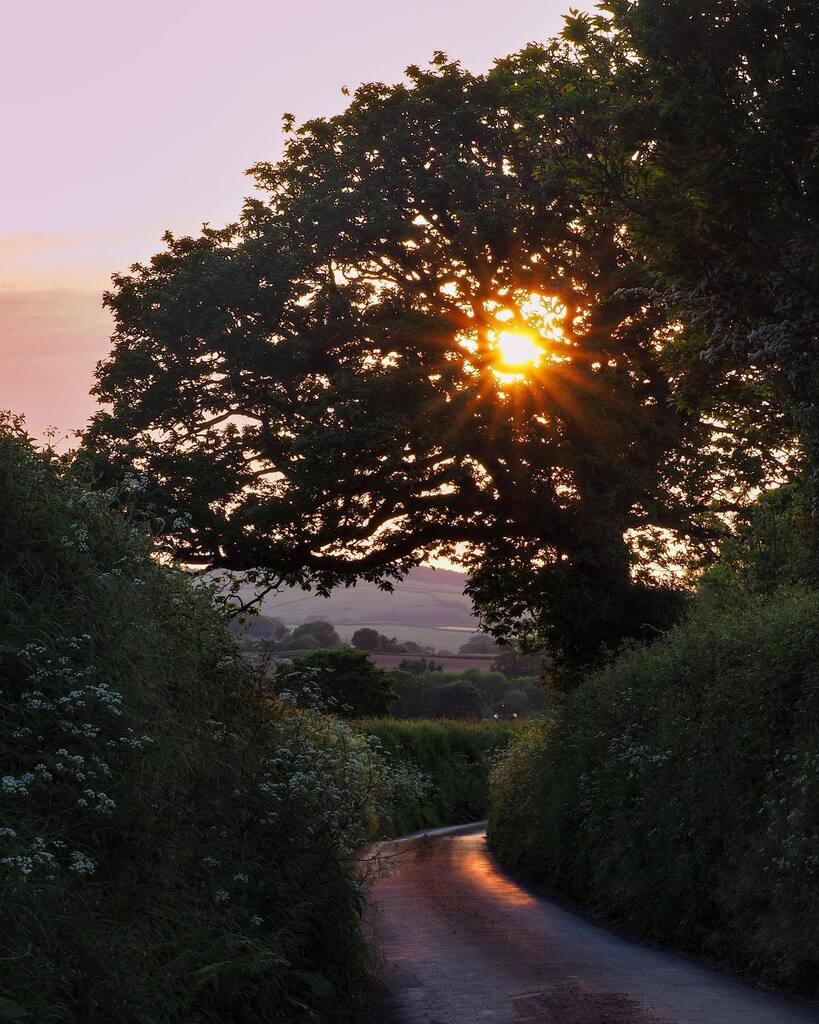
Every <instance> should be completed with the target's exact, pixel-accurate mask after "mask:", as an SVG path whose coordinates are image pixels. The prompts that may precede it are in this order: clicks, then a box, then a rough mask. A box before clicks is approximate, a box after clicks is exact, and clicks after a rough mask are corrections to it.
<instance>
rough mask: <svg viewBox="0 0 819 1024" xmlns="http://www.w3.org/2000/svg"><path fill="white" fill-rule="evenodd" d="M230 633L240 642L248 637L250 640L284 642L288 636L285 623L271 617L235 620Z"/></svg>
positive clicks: (260, 615) (263, 616)
mask: <svg viewBox="0 0 819 1024" xmlns="http://www.w3.org/2000/svg"><path fill="white" fill-rule="evenodd" d="M230 631H231V633H233V635H234V636H236V637H238V638H239V639H240V640H241V639H244V638H245V637H247V638H248V639H250V640H267V641H274V642H275V641H277V640H283V639H284V637H285V636H286V635H287V627H286V626H285V625H284V623H283V622H282V621H281V620H280V619H277V618H274V617H273V616H271V615H262V614H256V615H250V616H248V617H247V618H246V619H245V620H244V621H239V620H237V619H233V620H231V622H230Z"/></svg>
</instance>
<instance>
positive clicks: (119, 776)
mask: <svg viewBox="0 0 819 1024" xmlns="http://www.w3.org/2000/svg"><path fill="white" fill-rule="evenodd" d="M139 485H140V484H139V481H138V480H132V481H131V484H130V486H132V487H139ZM117 498H118V496H117V495H116V494H112V493H104V494H89V493H88V492H86V491H84V490H83V489H82V488H81V487H80V486H78V485H77V484H76V483H73V482H72V481H71V479H70V476H69V474H68V473H67V472H65V471H63V470H62V469H61V467H60V466H59V465H57V463H56V462H55V460H54V459H52V458H50V457H49V456H47V455H38V454H36V453H35V452H34V451H33V450H32V448H31V446H30V445H29V443H28V442H27V440H26V439H25V437H24V436H22V435H21V433H20V432H19V430H18V429H15V428H14V427H13V426H11V425H9V424H8V423H6V424H5V425H4V426H3V427H2V428H0V503H1V504H2V508H3V516H2V518H0V678H2V694H1V695H0V756H2V763H3V771H2V778H0V914H2V920H3V929H2V934H0V965H1V966H0V993H2V997H3V1002H2V1005H1V1006H0V1017H3V1018H4V1019H11V1018H13V1019H19V1020H22V1021H32V1022H34V1021H36V1022H37V1024H51V1022H58V1021H59V1022H83V1024H103V1022H106V1024H107V1022H110V1021H114V1020H116V1021H117V1022H119V1024H137V1022H139V1024H144V1022H146V1021H151V1022H153V1024H171V1022H174V1024H178V1022H197V1024H209V1022H214V1024H215V1022H216V1021H220V1022H221V1021H225V1020H231V1021H234V1022H238V1024H253V1022H262V1021H264V1022H273V1021H279V1022H282V1021H288V1022H293V1021H299V1020H302V1019H303V1020H305V1021H306V1020H308V1019H309V1020H311V1021H315V1020H320V1019H329V1018H330V1017H331V1016H333V1013H334V1007H336V1006H337V1005H338V1004H339V1003H340V1002H341V1001H342V1000H343V997H344V996H345V995H346V994H347V993H348V992H350V991H351V989H352V988H353V987H354V986H355V984H356V981H357V978H358V977H359V975H360V974H361V972H362V968H363V951H362V946H361V941H360V938H359V911H360V902H361V897H362V886H361V881H360V880H359V879H357V878H356V877H354V876H353V874H352V873H351V870H350V866H349V865H350V855H351V853H352V852H353V851H354V850H355V849H357V848H358V847H359V846H360V844H361V843H363V842H364V841H365V840H366V839H367V838H368V836H369V835H370V833H371V829H372V827H373V822H374V816H375V815H377V813H378V803H379V801H382V802H385V803H389V801H390V800H391V799H392V796H391V794H392V789H393V788H394V787H395V786H397V785H402V786H403V785H406V782H407V780H406V773H402V772H400V771H399V772H395V771H392V770H391V769H390V768H389V766H388V765H387V764H386V762H385V761H384V759H383V758H382V757H381V756H380V755H379V754H377V753H376V752H375V750H374V749H373V748H372V746H371V745H369V744H368V742H367V741H366V739H365V738H364V737H363V736H361V735H357V734H354V733H352V732H351V731H350V730H349V729H348V728H347V727H346V726H345V725H344V724H343V723H340V722H338V721H334V720H331V719H328V718H325V717H323V716H322V715H320V714H318V713H316V712H315V711H312V710H298V709H294V708H290V707H287V706H285V705H284V704H283V703H282V702H281V701H274V700H272V699H271V694H270V692H269V690H268V689H267V688H266V687H265V685H264V684H263V682H262V681H261V680H260V679H259V678H258V677H256V676H254V675H252V674H251V673H250V671H249V670H248V669H247V667H246V666H245V665H244V663H243V662H242V661H241V660H240V659H239V658H238V656H237V654H236V650H235V643H234V641H233V639H232V638H231V636H230V634H229V632H228V630H227V629H226V627H225V624H224V622H223V619H222V617H221V616H220V614H219V613H218V612H217V610H216V608H215V607H214V604H213V601H212V599H211V595H210V593H209V591H208V590H207V589H206V588H204V587H198V588H197V587H194V586H192V585H191V583H190V581H189V580H188V579H187V578H186V577H185V576H184V575H183V574H182V573H180V572H177V571H174V570H171V569H168V568H165V567H161V566H160V565H159V564H157V562H156V561H154V559H153V558H152V555H151V541H150V538H148V537H147V536H146V535H145V533H144V532H143V531H142V530H140V529H138V528H136V527H135V526H134V524H132V523H130V522H128V520H127V519H126V518H125V517H124V516H123V515H121V514H116V513H112V512H111V511H110V506H111V504H112V503H114V502H116V500H117ZM410 788H411V785H410Z"/></svg>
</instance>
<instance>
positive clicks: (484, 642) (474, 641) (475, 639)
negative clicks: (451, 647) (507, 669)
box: [458, 633, 497, 654]
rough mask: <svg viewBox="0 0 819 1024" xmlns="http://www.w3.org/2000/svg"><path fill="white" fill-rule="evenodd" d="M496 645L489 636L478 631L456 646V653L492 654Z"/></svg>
mask: <svg viewBox="0 0 819 1024" xmlns="http://www.w3.org/2000/svg"><path fill="white" fill-rule="evenodd" d="M496 650H497V645H496V644H495V641H494V640H493V639H492V637H491V636H483V635H481V634H480V633H478V634H477V635H476V636H471V637H470V638H469V639H468V640H467V641H466V643H465V644H461V646H460V647H459V648H458V654H494V653H495V651H496Z"/></svg>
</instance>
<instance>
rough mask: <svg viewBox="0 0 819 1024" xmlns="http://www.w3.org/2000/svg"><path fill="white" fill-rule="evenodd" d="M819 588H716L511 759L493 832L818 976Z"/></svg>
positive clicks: (497, 778)
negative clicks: (715, 595) (729, 592)
mask: <svg viewBox="0 0 819 1024" xmlns="http://www.w3.org/2000/svg"><path fill="white" fill-rule="evenodd" d="M817 664H819V594H817V592H815V591H813V590H810V589H805V588H804V587H802V588H800V587H782V588H779V589H778V590H776V591H774V592H773V593H767V594H760V593H749V594H746V595H745V596H744V597H741V596H739V595H736V594H735V595H734V598H733V600H732V602H730V603H729V604H728V605H718V606H716V607H715V606H714V604H713V602H712V601H711V600H710V599H708V598H706V599H704V600H703V602H702V603H701V605H700V606H699V607H698V609H697V612H696V614H694V615H692V616H691V617H690V618H689V619H688V620H687V621H686V622H685V623H684V624H682V625H680V626H678V627H677V628H675V629H674V630H672V631H671V633H670V634H669V635H668V637H666V638H665V639H662V640H660V641H658V642H657V643H655V644H653V645H652V646H650V647H644V648H639V649H636V650H634V651H632V652H631V653H628V654H625V655H623V656H622V657H620V658H618V659H617V660H616V661H614V662H612V663H611V664H610V665H609V666H608V667H607V668H606V669H604V670H602V671H601V672H599V673H598V674H596V675H593V676H591V677H590V678H589V679H588V680H587V681H586V682H585V684H584V685H583V686H582V687H581V688H580V689H579V690H578V691H577V692H576V693H574V694H572V695H571V696H569V697H568V698H567V699H566V702H565V704H564V706H563V707H562V708H561V710H560V713H559V714H558V715H557V716H556V718H555V719H554V720H553V721H552V722H551V723H550V724H543V723H541V724H537V725H534V726H532V727H528V728H527V731H526V732H524V733H517V734H516V735H517V736H518V737H519V740H520V742H518V743H517V744H516V745H515V747H514V748H513V749H512V750H511V752H510V754H509V756H508V757H507V758H505V759H504V760H503V761H502V762H501V763H500V765H499V766H498V767H497V769H496V770H495V774H494V777H493V790H492V807H491V813H490V823H491V825H490V839H491V843H492V846H493V848H494V849H495V850H496V851H497V853H498V854H499V855H500V856H501V857H502V858H503V860H504V861H505V862H507V863H509V864H512V865H516V866H518V867H521V868H524V869H525V870H527V871H529V872H531V873H532V874H533V875H534V876H536V877H538V878H542V879H548V880H549V881H550V882H552V883H556V884H558V885H560V886H562V887H563V888H564V889H566V890H567V891H568V892H570V893H571V894H572V895H573V896H574V897H575V898H577V899H579V900H581V901H582V902H583V903H585V904H587V905H590V906H592V907H593V908H595V909H597V910H602V911H603V912H605V913H606V914H607V915H609V916H611V917H614V918H617V919H619V920H623V921H625V922H627V923H628V924H630V925H632V926H634V927H636V928H638V929H639V930H640V931H641V932H642V933H643V934H645V935H648V936H651V937H653V938H657V939H661V940H663V941H668V942H673V943H674V944H677V945H682V946H687V947H689V948H692V949H701V950H705V951H706V952H708V953H709V954H712V955H717V956H719V957H723V958H727V959H731V960H733V961H735V962H738V963H742V964H745V965H752V966H753V967H754V969H755V970H757V971H758V972H761V973H766V974H768V975H769V976H771V977H773V978H776V979H777V980H780V981H785V982H787V983H790V984H794V985H796V986H799V987H805V988H809V989H811V990H813V991H814V992H815V991H817V988H816V979H817V977H819V972H818V971H817V968H819V940H818V939H817V932H816V927H815V922H816V919H817V915H819V895H818V894H819V839H818V838H817V837H819V820H817V808H819V757H817V751H819V732H817V721H819V680H818V677H817V667H816V666H817Z"/></svg>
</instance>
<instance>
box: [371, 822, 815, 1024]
mask: <svg viewBox="0 0 819 1024" xmlns="http://www.w3.org/2000/svg"><path fill="white" fill-rule="evenodd" d="M384 852H385V856H386V857H389V858H390V859H391V862H392V867H391V870H390V873H389V874H388V875H387V876H386V877H384V878H382V879H380V880H379V881H378V882H376V884H375V886H374V888H373V893H372V901H371V909H370V913H369V927H370V929H371V933H372V940H373V942H374V943H375V945H376V948H377V949H378V951H379V953H380V957H381V964H380V971H379V985H378V989H377V991H375V992H374V993H373V994H372V996H371V998H370V1000H369V1002H368V1003H367V1005H366V1006H365V1007H364V1008H363V1009H362V1011H361V1012H360V1014H359V1016H358V1018H357V1024H819V1007H817V1006H815V1005H807V1004H804V1003H800V1002H798V1001H795V1000H789V999H786V998H784V997H782V996H779V995H776V994H772V993H769V992H765V991H761V990H757V989H755V988H752V987H750V986H748V985H746V984H744V983H742V982H740V981H738V980H737V979H735V978H733V977H731V976H730V975H724V974H721V973H719V972H717V971H714V970H711V969H710V968H708V967H705V966H701V965H700V964H698V963H696V962H693V961H691V960H688V959H686V958H685V957H682V956H678V955H676V954H674V953H669V952H666V951H664V950H659V949H656V948H654V947H650V946H645V945H641V944H640V943H637V942H630V941H627V940H625V939H623V938H621V937H620V936H617V935H615V934H613V933H612V932H610V931H608V930H607V929H606V928H604V927H601V926H598V925H596V924H593V923H590V922H589V921H587V920H585V919H584V918H582V917H579V916H577V915H575V914H573V913H571V912H570V911H567V910H565V909H563V908H561V907H559V906H557V905H556V904H554V903H552V902H550V901H549V900H548V899H545V898H543V897H541V896H537V895H535V894H533V893H531V892H529V891H527V890H526V889H525V888H523V887H521V886H520V885H519V884H518V883H517V882H515V881H514V880H512V879H511V878H509V877H508V876H507V875H505V874H504V873H503V872H502V871H501V870H500V868H498V866H497V865H496V864H495V862H494V860H493V859H492V857H491V855H490V854H489V852H488V850H487V848H486V838H485V835H484V831H483V829H482V828H481V827H480V826H471V827H466V828H463V829H457V830H448V831H446V832H444V834H441V833H440V832H439V833H437V834H435V833H433V834H430V836H429V837H428V838H423V837H421V838H413V839H408V840H402V841H398V842H396V843H391V844H388V845H387V846H386V847H385V850H384Z"/></svg>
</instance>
